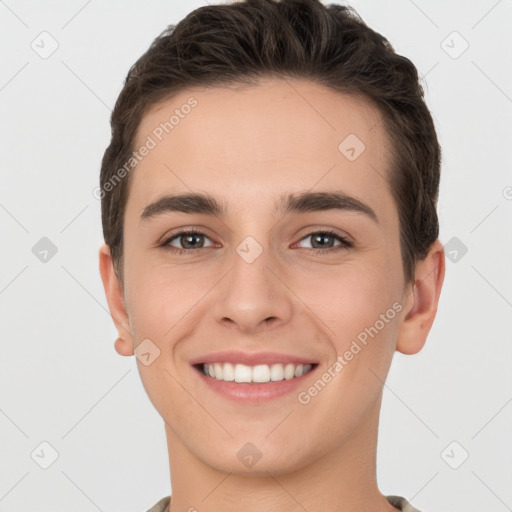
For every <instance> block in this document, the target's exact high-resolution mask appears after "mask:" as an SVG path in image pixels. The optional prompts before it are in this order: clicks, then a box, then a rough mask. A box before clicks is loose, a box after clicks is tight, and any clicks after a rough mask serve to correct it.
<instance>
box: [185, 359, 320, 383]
mask: <svg viewBox="0 0 512 512" xmlns="http://www.w3.org/2000/svg"><path fill="white" fill-rule="evenodd" d="M317 366H318V364H316V363H313V364H294V363H287V364H281V363H276V364H270V365H269V364H258V365H255V366H248V365H245V364H233V363H199V364H195V365H194V368H196V369H197V370H198V371H199V372H201V373H202V374H203V375H205V376H206V377H211V378H212V379H216V380H220V381H224V382H236V383H239V384H242V383H247V384H265V383H268V382H279V381H283V380H292V379H295V378H298V377H302V376H303V375H306V374H307V373H309V372H310V371H312V370H313V369H314V368H316V367H317Z"/></svg>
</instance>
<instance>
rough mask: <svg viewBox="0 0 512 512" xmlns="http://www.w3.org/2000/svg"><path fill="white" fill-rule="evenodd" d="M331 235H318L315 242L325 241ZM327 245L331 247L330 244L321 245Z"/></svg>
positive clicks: (322, 245)
mask: <svg viewBox="0 0 512 512" xmlns="http://www.w3.org/2000/svg"><path fill="white" fill-rule="evenodd" d="M330 236H331V235H327V234H324V235H317V236H316V237H315V241H317V240H319V239H325V238H329V237H330ZM325 245H329V244H321V247H325Z"/></svg>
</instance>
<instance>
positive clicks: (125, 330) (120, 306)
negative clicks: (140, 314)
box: [99, 244, 134, 356]
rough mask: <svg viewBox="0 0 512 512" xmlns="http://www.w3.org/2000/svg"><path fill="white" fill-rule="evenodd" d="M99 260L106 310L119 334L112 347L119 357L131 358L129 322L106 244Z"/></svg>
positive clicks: (121, 291) (131, 342)
mask: <svg viewBox="0 0 512 512" xmlns="http://www.w3.org/2000/svg"><path fill="white" fill-rule="evenodd" d="M99 259H100V274H101V280H102V281H103V288H104V289H105V295H106V297H107V302H108V308H109V310H110V314H111V315H112V320H113V321H114V324H115V326H116V329H117V332H118V333H119V338H117V340H116V341H115V343H114V347H115V349H116V351H117V353H118V354H119V355H122V356H132V355H133V353H134V346H133V340H132V336H131V334H130V321H129V318H128V314H127V312H126V307H125V302H124V297H123V290H122V288H121V285H120V284H119V280H118V279H117V275H116V273H115V271H114V264H113V262H112V256H111V254H110V247H109V246H108V245H107V244H103V245H102V246H101V247H100V251H99Z"/></svg>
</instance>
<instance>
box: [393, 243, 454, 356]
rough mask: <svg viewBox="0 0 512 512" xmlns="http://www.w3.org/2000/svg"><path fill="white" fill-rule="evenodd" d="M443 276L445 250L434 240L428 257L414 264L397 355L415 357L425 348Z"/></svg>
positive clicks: (435, 311)
mask: <svg viewBox="0 0 512 512" xmlns="http://www.w3.org/2000/svg"><path fill="white" fill-rule="evenodd" d="M444 274H445V255H444V249H443V245H442V244H441V242H440V241H439V240H436V241H435V242H434V243H433V244H432V245H431V247H430V249H429V252H428V254H427V256H426V257H425V258H424V259H423V260H421V261H420V262H418V263H417V266H416V272H415V281H414V284H413V286H412V287H411V290H410V291H409V292H407V295H406V296H405V297H404V301H403V302H404V303H407V309H406V312H405V313H404V317H403V319H402V320H401V325H400V330H399V332H398V339H397V345H396V350H397V351H398V352H401V353H402V354H416V353H417V352H419V351H420V350H421V349H422V348H423V346H424V345H425V342H426V341H427V336H428V333H429V332H430V329H431V327H432V324H433V323H434V319H435V316H436V313H437V306H438V303H439V297H440V294H441V288H442V286H443V281H444Z"/></svg>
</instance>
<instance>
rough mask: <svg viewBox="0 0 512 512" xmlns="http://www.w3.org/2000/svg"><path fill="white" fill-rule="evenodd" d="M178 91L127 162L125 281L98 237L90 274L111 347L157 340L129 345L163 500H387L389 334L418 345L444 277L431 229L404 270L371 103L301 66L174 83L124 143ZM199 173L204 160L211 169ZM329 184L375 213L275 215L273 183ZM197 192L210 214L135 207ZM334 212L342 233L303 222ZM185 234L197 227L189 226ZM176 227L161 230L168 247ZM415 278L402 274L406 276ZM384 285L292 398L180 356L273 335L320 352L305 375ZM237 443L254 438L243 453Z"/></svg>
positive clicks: (348, 505) (347, 506) (199, 503)
mask: <svg viewBox="0 0 512 512" xmlns="http://www.w3.org/2000/svg"><path fill="white" fill-rule="evenodd" d="M191 96H193V97H194V98H196V99H197V101H198V105H197V106H196V107H195V109H193V110H192V112H191V113H190V114H189V115H188V116H187V117H185V119H182V120H181V121H180V123H179V125H177V126H176V127H175V128H174V130H173V131H172V133H171V134H169V135H168V136H166V137H165V138H164V139H163V140H162V141H161V142H160V143H159V144H158V145H157V147H156V148H154V149H153V150H152V151H151V152H150V153H149V154H148V155H147V156H146V157H145V158H144V159H143V160H142V161H141V162H140V163H139V164H138V165H137V167H136V169H135V170H134V171H133V175H132V176H131V179H132V181H131V185H130V192H129V197H128V201H127V208H126V213H125V219H124V267H123V268H124V283H123V286H124V289H123V288H122V287H121V284H120V283H119V281H118V279H117V277H116V274H115V272H114V269H113V265H112V260H111V257H110V251H109V248H108V246H106V245H103V246H102V247H101V249H100V253H99V257H100V273H101V277H102V281H103V284H104V288H105V293H106V297H107V301H108V305H109V308H110V311H111V314H112V317H113V320H114V322H115V325H116V327H117V330H118V333H119V338H118V340H117V341H116V343H115V349H116V350H117V352H118V353H119V354H121V355H124V356H131V355H133V354H134V349H135V348H136V347H137V345H138V344H139V343H141V342H142V340H144V339H147V338H149V339H150V340H151V341H152V343H154V344H155V345H156V346H158V349H159V350H160V356H159V357H157V358H156V359H155V360H154V361H153V362H152V363H151V364H150V365H148V366H145V365H144V364H142V363H141V361H140V360H139V359H137V364H138V369H139V372H140V375H141V379H142V382H143V384H144V387H145V389H146V392H147V394H148V396H149V398H150V400H151V402H152V403H153V405H154V406H155V408H156V409H157V410H158V412H159V414H160V415H161V416H162V418H163V419H164V422H165V431H166V436H167V443H168V449H169V459H170V473H171V481H172V503H171V508H170V511H171V512H176V511H186V510H189V509H190V507H195V508H196V509H197V510H200V511H201V512H214V511H215V512H216V511H219V512H220V511H223V512H226V511H229V510H233V511H234V510H244V511H246V512H256V511H260V510H279V511H283V512H291V511H299V510H300V511H303V510H304V509H305V510H310V511H313V510H323V511H329V512H335V511H336V512H337V511H340V510H343V511H344V512H352V511H353V512H355V511H358V512H359V511H361V510H375V511H381V512H383V511H390V510H398V509H396V508H395V507H393V506H391V505H390V504H389V502H388V501H387V500H386V499H385V497H384V495H383V494H381V493H380V491H379V489H378V486H377V481H376V450H377V433H378V423H379V412H380V406H381V399H382V390H383V384H384V381H385V379H386V376H387V373H388V370H389V367H390V364H391V360H392V357H393V354H394V353H395V351H399V352H401V353H403V354H415V353H417V352H419V351H420V350H421V349H422V347H423V345H424V343H425V341H426V338H427V335H428V333H429V331H430V328H431V326H432V323H433V321H434V318H435V315H436V312H437V305H438V300H439V295H440V291H441V287H442V283H443V279H444V271H445V263H444V252H443V247H442V244H441V243H440V242H439V240H437V241H436V242H435V243H434V244H433V245H432V246H431V249H430V251H429V253H428V255H427V257H426V258H425V259H424V260H422V261H421V262H419V264H418V265H417V268H416V273H415V283H405V282H404V277H403V267H402V260H401V256H400V246H399V223H398V212H397V208H396V205H395V203H394V201H393V199H392V196H391V192H390V190H389V186H388V184H387V182H386V181H385V179H384V178H385V177H386V176H387V169H388V165H389V162H390V152H389V146H388V142H387V138H386V134H385V132H384V131H383V125H382V123H381V122H380V121H381V117H380V114H379V112H378V110H376V109H375V108H374V107H373V106H372V105H371V104H370V103H369V102H367V101H366V100H364V99H362V98H357V97H355V96H353V95H351V96H349V95H345V94H341V93H337V92H333V91H331V90H329V89H327V88H325V87H323V86H321V85H318V84H315V83H312V82H309V81H305V80H297V79H294V80H289V79H287V80H281V79H273V80H270V79H269V80H265V81H262V82H261V83H260V84H259V85H257V86H252V87H245V88H233V87H232V88H210V89H205V90H202V91H201V90H197V89H194V90H193V89H189V90H186V91H183V92H182V93H180V94H179V95H177V96H174V97H173V98H172V99H168V100H166V101H163V102H161V103H160V104H158V105H157V106H156V107H155V108H153V109H151V110H150V111H149V112H148V113H147V114H146V115H145V116H144V118H143V119H142V122H141V125H140V126H139V130H138V132H137V141H136V144H135V147H139V146H140V145H142V143H143V142H144V140H145V139H146V137H147V135H149V134H151V132H152V131H153V130H154V128H155V127H156V126H158V124H159V123H160V122H163V121H165V120H168V119H169V116H170V115H171V114H172V112H173V111H174V109H176V108H179V107H180V106H181V105H183V104H184V103H185V102H186V101H187V99H188V98H190V97H191ZM350 133H353V134H356V135H357V136H358V137H359V138H360V139H361V140H362V141H364V144H365V146H366V149H365V151H364V152H363V153H361V154H360V156H359V157H358V158H357V159H356V160H355V161H349V160H348V159H347V158H346V157H345V156H344V155H343V154H342V153H341V152H340V151H339V150H338V145H339V144H340V142H341V141H343V140H344V139H345V137H346V136H347V135H348V134H350ZM212 176H213V177H214V178H213V179H212ZM334 189H336V190H343V191H345V192H346V193H348V194H350V195H351V196H355V197H357V198H359V199H360V200H362V201H364V202H365V203H366V204H368V205H369V206H370V207H371V208H372V209H373V210H374V211H375V213H376V214H377V216H378V219H379V222H378V223H375V222H373V221H372V220H371V219H370V218H369V217H368V216H365V215H363V214H360V213H356V212H349V211H338V210H327V211H319V212H309V213H301V214H297V213H293V214H290V215H287V216H284V217H283V216H277V215H273V214H272V209H273V206H274V201H275V200H276V199H277V198H278V196H280V195H281V194H283V193H292V192H299V191H309V190H312V191H329V190H334ZM192 191H193V192H208V193H209V194H212V195H214V196H215V197H217V198H219V199H220V200H223V201H224V202H225V203H226V205H227V209H228V212H227V215H226V217H225V218H222V219H221V218H219V217H216V216H208V215H199V214H185V213H176V212H169V213H166V214H163V215H160V216H158V217H155V218H153V219H151V220H148V221H146V222H141V221H140V215H141V213H142V211H143V210H144V208H145V207H146V206H147V205H148V204H150V203H152V202H154V201H155V200H157V199H159V198H160V197H161V196H162V195H165V194H168V193H187V192H192ZM187 227H194V228H197V229H199V230H200V231H201V232H203V233H205V235H206V236H205V237H202V238H200V239H199V240H198V241H196V242H195V243H196V245H197V244H198V242H199V246H201V243H202V244H203V248H200V249H188V250H189V251H190V252H192V251H195V253H194V254H193V255H190V256H187V255H178V254H173V253H171V252H169V250H166V249H164V248H162V247H158V246H157V243H158V242H161V241H164V240H165V239H168V238H170V236H171V235H172V234H173V233H175V232H176V231H178V228H187ZM322 228H324V229H325V228H331V229H334V230H336V231H337V232H339V233H340V234H341V235H344V236H348V237H349V238H350V240H352V241H353V242H354V246H353V247H352V248H345V249H343V250H341V251H339V252H336V253H331V254H329V253H328V248H329V247H334V246H338V245H339V244H340V242H339V241H338V240H337V239H336V238H333V239H330V240H331V241H329V240H328V241H327V244H328V245H327V246H324V248H323V249H321V250H324V251H325V253H323V254H320V255H316V254H313V253H312V250H311V248H312V247H317V248H318V247H320V248H321V247H322V246H321V245H316V246H315V245H313V244H314V243H315V237H314V236H313V237H312V236H308V235H310V234H311V233H318V232H319V231H321V229H322ZM247 236H252V237H253V238H254V239H255V240H256V241H257V242H258V243H259V244H260V246H261V247H262V249H263V252H262V254H261V255H260V256H259V257H258V258H257V259H256V260H255V261H253V262H252V263H250V264H249V263H247V262H246V261H245V260H244V259H243V258H241V257H240V256H239V254H238V253H237V252H236V248H237V246H238V245H239V244H240V243H241V242H242V241H243V240H244V239H245V238H246V237H247ZM192 242H194V241H192ZM186 243H187V238H186V237H181V239H180V237H178V238H177V239H174V241H173V242H172V245H173V246H174V247H176V248H184V247H190V246H186V245H185V244H186ZM413 284H414V286H413ZM394 302H399V303H400V304H401V305H402V310H401V311H400V312H399V313H398V314H397V315H396V316H395V317H394V318H393V319H392V320H389V322H388V323H386V325H385V327H384V328H383V329H381V330H380V331H379V332H378V335H376V336H374V337H373V339H372V338H369V341H368V344H367V346H365V347H364V348H363V349H362V350H361V351H360V352H359V353H358V354H357V355H356V356H355V357H354V358H353V359H352V360H351V361H350V362H349V363H348V364H347V365H346V366H345V367H344V368H343V370H342V371H341V372H339V374H338V375H337V376H336V377H335V378H333V379H332V380H331V382H329V383H328V385H327V386H325V388H324V389H323V390H322V391H321V392H320V393H318V395H317V396H315V397H314V398H312V399H311V401H310V402H309V403H308V404H307V405H303V404H301V403H299V402H298V400H297V394H296V393H295V392H292V393H290V394H288V395H285V396H284V397H280V398H278V399H275V400H274V401H271V402H268V403H266V404H257V405H251V404H246V403H243V404H236V403H233V402H231V401H229V400H228V399H226V398H223V397H221V396H219V395H218V394H216V393H214V392H213V391H211V390H210V389H209V388H207V387H206V386H205V385H204V383H202V382H201V381H200V379H199V378H198V376H197V374H196V373H195V370H193V369H192V368H191V366H190V364H189V360H191V359H192V358H195V357H199V356H201V355H204V354H207V353H210V352H213V351H217V350H224V349H240V350H242V351H247V352H254V351H259V350H261V351H263V350H272V351H277V352H284V353H287V354H294V355H299V356H305V357H310V358H311V359H313V360H317V361H319V363H320V367H319V368H317V370H316V371H315V377H313V376H312V375H309V376H308V377H307V378H308V379H309V380H307V381H306V382H307V384H305V385H304V386H302V387H301V390H304V389H307V388H308V387H309V386H310V385H311V384H313V383H314V382H315V381H316V380H317V379H318V378H319V376H320V375H321V374H322V373H323V372H324V371H325V370H327V368H329V367H332V365H333V363H334V362H335V361H336V358H337V356H338V355H343V354H344V353H345V351H346V350H348V349H349V347H350V344H351V342H352V340H354V339H355V338H356V336H357V335H358V334H359V333H360V332H361V331H364V329H365V327H369V326H372V325H374V324H375V322H376V320H378V319H379V315H381V314H383V313H385V312H386V311H387V310H388V309H389V308H390V307H391V306H392V304H393V303H394ZM247 442H251V443H253V444H254V445H255V446H256V447H257V448H258V450H259V451H260V452H261V454H262V457H261V459H260V460H259V461H258V462H257V463H256V464H255V465H254V466H252V467H250V468H248V467H246V466H244V464H242V463H241V461H240V460H239V459H238V457H237V453H238V451H239V450H240V449H241V447H242V446H244V445H245V444H246V443H247Z"/></svg>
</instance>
